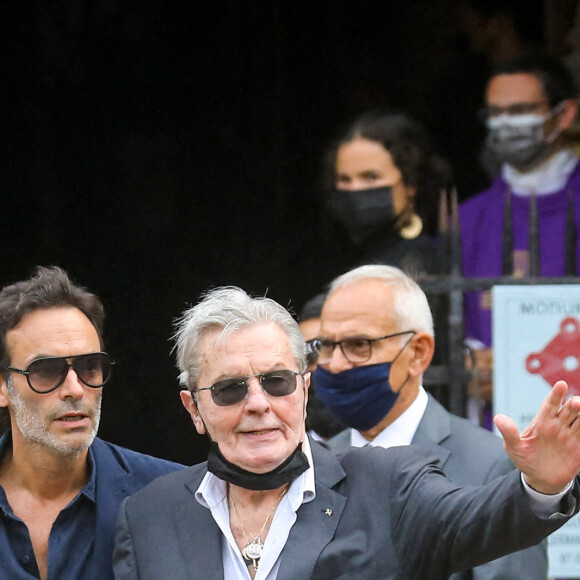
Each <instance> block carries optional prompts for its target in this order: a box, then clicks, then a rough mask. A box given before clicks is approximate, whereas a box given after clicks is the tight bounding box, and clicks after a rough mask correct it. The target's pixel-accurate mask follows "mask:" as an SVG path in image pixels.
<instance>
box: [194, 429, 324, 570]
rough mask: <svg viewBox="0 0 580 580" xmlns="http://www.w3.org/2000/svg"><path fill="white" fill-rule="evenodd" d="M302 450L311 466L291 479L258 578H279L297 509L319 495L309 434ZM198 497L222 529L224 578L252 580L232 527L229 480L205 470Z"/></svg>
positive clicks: (277, 510)
mask: <svg viewBox="0 0 580 580" xmlns="http://www.w3.org/2000/svg"><path fill="white" fill-rule="evenodd" d="M302 451H303V452H304V455H306V458H307V459H308V464H309V465H310V467H309V468H308V469H307V470H306V471H305V472H304V473H303V474H302V475H300V476H298V477H297V478H296V479H295V480H294V481H293V482H292V484H291V485H290V487H289V489H288V492H287V493H286V495H284V497H283V498H282V500H281V501H280V504H279V505H278V508H277V509H276V513H275V514H274V517H273V519H272V523H271V525H270V531H269V532H268V535H267V537H266V539H265V541H264V550H263V552H262V554H263V555H262V557H261V558H260V565H259V567H258V571H257V572H256V576H255V577H254V578H255V580H275V579H276V577H277V575H278V569H279V568H280V554H281V552H282V549H283V548H284V546H285V545H286V541H287V539H288V535H289V534H290V530H291V528H292V526H293V525H294V522H295V521H296V512H297V511H298V508H299V507H300V506H301V505H302V504H303V503H307V502H309V501H312V500H313V499H314V498H315V497H316V489H315V485H314V467H313V462H312V452H311V451H310V443H309V441H308V438H307V437H305V438H304V442H303V444H302ZM195 499H196V500H197V501H198V502H199V503H200V504H201V505H202V506H204V507H206V508H208V509H209V510H210V511H211V515H212V516H213V519H214V520H215V522H216V524H217V525H218V526H219V528H220V530H221V531H222V562H223V566H224V578H226V580H251V576H250V572H249V571H248V565H247V563H246V561H245V560H244V558H243V557H242V554H241V552H240V549H239V548H238V545H237V544H236V541H235V539H234V535H233V534H232V530H231V528H230V512H229V507H228V488H227V484H226V482H225V481H223V480H221V479H219V478H218V477H216V476H215V475H214V474H213V473H209V472H208V473H206V474H205V477H204V478H203V480H202V482H201V483H200V485H199V487H198V488H197V491H196V492H195ZM254 531H255V530H254Z"/></svg>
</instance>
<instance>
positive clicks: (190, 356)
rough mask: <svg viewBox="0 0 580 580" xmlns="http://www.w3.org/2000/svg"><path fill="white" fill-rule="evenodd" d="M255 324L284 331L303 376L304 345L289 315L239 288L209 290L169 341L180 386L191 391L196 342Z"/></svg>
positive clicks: (198, 352)
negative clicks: (267, 325)
mask: <svg viewBox="0 0 580 580" xmlns="http://www.w3.org/2000/svg"><path fill="white" fill-rule="evenodd" d="M259 324H275V325H277V326H278V327H279V328H281V329H282V330H283V331H284V333H285V334H286V336H287V337H288V340H289V342H290V346H291V348H292V352H293V353H294V357H295V359H296V364H297V367H298V371H299V372H301V373H303V372H304V371H305V370H306V344H305V342H304V337H303V336H302V333H301V332H300V328H299V327H298V324H297V322H296V321H295V320H294V319H293V318H292V316H291V315H290V313H289V312H288V311H287V310H286V309H285V308H284V307H282V306H280V304H278V303H277V302H275V301H274V300H272V299H270V298H265V297H264V298H261V297H259V298H253V297H251V296H249V295H248V294H247V293H246V292H244V291H243V290H242V289H241V288H237V287H235V286H225V287H220V288H214V289H212V290H209V291H208V292H207V293H206V294H204V295H203V297H202V300H201V302H199V303H198V304H196V305H195V306H193V307H192V308H189V309H188V310H186V311H185V312H184V313H183V315H182V316H181V317H180V318H179V319H177V320H176V323H175V328H176V331H175V334H174V335H173V339H174V340H175V349H176V351H177V367H178V368H179V370H180V371H181V373H180V375H179V382H180V384H181V386H182V387H184V388H188V389H190V390H195V386H196V381H197V377H198V375H199V372H200V370H201V363H202V359H201V355H202V353H201V349H200V342H201V339H202V338H203V337H204V336H205V335H206V334H207V333H209V332H212V331H215V330H218V331H219V330H221V336H222V337H225V336H228V335H230V334H232V333H233V332H237V331H239V330H241V329H243V328H247V327H250V326H256V325H259Z"/></svg>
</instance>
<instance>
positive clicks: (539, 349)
mask: <svg viewBox="0 0 580 580" xmlns="http://www.w3.org/2000/svg"><path fill="white" fill-rule="evenodd" d="M492 301H493V344H494V349H493V354H494V372H493V384H494V387H493V410H494V413H496V414H497V413H504V414H506V415H509V416H510V417H511V418H512V419H514V421H515V422H516V423H517V425H518V429H519V430H520V431H521V430H522V429H524V428H525V427H527V426H528V425H529V423H530V421H531V420H532V419H533V418H534V416H535V415H536V413H537V412H538V409H539V407H540V405H541V403H542V401H543V400H544V398H545V397H546V395H547V393H548V390H549V389H550V387H551V385H552V384H553V383H554V382H555V381H556V380H559V379H564V380H566V381H567V382H568V385H569V386H570V389H571V391H572V393H573V394H580V285H578V286H577V285H565V286H496V287H494V288H493V290H492ZM548 542H549V544H548V545H549V572H550V576H551V577H558V578H580V519H579V518H578V517H576V518H574V519H573V520H571V521H570V522H569V523H568V524H566V525H565V526H564V527H562V528H561V529H560V530H558V531H557V532H555V533H554V534H552V535H551V536H550V538H549V540H548Z"/></svg>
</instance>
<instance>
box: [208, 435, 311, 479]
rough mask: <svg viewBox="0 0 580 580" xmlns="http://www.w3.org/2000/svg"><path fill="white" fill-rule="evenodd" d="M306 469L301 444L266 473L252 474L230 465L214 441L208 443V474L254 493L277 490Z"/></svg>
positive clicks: (306, 460) (306, 462)
mask: <svg viewBox="0 0 580 580" xmlns="http://www.w3.org/2000/svg"><path fill="white" fill-rule="evenodd" d="M308 467H309V464H308V459H307V458H306V455H304V453H303V452H302V445H301V444H300V445H298V447H296V449H295V450H294V452H293V453H292V455H290V457H288V459H286V461H284V463H282V464H281V465H279V466H278V467H276V469H274V470H272V471H269V472H268V473H253V472H252V471H246V470H245V469H242V468H241V467H239V466H237V465H235V464H233V463H231V462H230V461H228V460H227V459H226V458H225V457H224V456H223V455H222V452H221V451H220V448H219V446H218V444H217V443H215V442H214V441H212V442H211V443H210V446H209V455H208V458H207V470H208V471H209V472H210V473H213V474H214V475H215V476H217V477H219V478H220V479H222V480H223V481H226V482H228V483H232V484H233V485H237V486H238V487H243V488H244V489H252V490H255V491H262V490H265V489H278V488H279V487H282V486H283V485H285V484H286V483H290V482H291V481H293V480H294V479H296V478H297V477H298V476H299V475H301V474H302V473H304V472H305V471H306V470H307V469H308Z"/></svg>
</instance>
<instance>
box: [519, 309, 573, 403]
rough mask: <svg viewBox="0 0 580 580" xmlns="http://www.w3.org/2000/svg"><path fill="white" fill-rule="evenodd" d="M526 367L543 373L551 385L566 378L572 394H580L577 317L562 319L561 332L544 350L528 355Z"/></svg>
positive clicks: (532, 371) (543, 376) (535, 372)
mask: <svg viewBox="0 0 580 580" xmlns="http://www.w3.org/2000/svg"><path fill="white" fill-rule="evenodd" d="M526 369H527V370H528V372H529V373H531V374H533V375H538V374H539V375H541V376H542V378H544V379H545V380H546V381H547V382H548V383H549V384H550V386H552V385H553V384H554V383H555V382H556V381H560V380H564V381H566V382H567V383H568V387H569V389H570V393H571V394H574V395H580V322H578V320H577V319H576V318H565V319H564V320H562V323H561V324H560V334H557V335H556V336H555V337H554V338H553V339H552V341H551V342H549V343H548V344H547V345H546V347H545V348H544V350H543V351H542V352H534V353H532V354H530V355H529V356H528V358H527V359H526Z"/></svg>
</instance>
